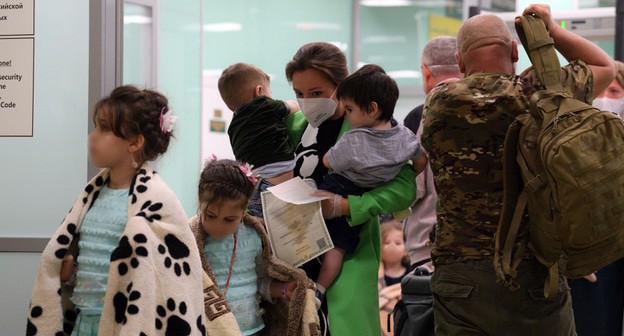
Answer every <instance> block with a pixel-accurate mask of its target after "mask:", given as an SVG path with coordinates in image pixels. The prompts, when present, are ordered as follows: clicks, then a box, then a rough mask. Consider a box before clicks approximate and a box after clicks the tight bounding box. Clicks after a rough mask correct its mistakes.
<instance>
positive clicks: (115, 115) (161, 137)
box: [93, 85, 173, 161]
mask: <svg viewBox="0 0 624 336" xmlns="http://www.w3.org/2000/svg"><path fill="white" fill-rule="evenodd" d="M168 110H169V106H168V101H167V98H166V97H165V96H164V95H162V94H161V93H159V92H156V91H152V90H147V89H145V90H140V89H138V88H137V87H135V86H132V85H124V86H120V87H118V88H116V89H115V90H113V92H111V94H110V95H109V96H108V97H105V98H103V99H102V100H100V101H99V102H98V103H97V104H96V105H95V108H94V113H93V123H94V124H96V125H99V126H100V127H102V128H104V129H108V130H110V131H112V132H113V134H115V136H117V137H119V138H122V139H130V138H131V137H134V136H137V135H142V136H143V138H144V139H145V142H144V145H143V149H142V151H141V154H140V155H141V156H140V158H141V160H142V161H149V160H154V159H156V157H157V156H158V155H159V154H163V153H165V152H166V151H167V147H169V141H170V139H171V137H172V136H173V135H172V134H171V132H170V131H166V132H165V131H163V130H162V129H161V113H166V112H167V111H168Z"/></svg>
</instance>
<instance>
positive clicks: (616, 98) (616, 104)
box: [593, 61, 624, 119]
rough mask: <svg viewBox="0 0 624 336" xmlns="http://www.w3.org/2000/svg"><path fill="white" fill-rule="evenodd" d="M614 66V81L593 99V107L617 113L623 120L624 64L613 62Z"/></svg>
mask: <svg viewBox="0 0 624 336" xmlns="http://www.w3.org/2000/svg"><path fill="white" fill-rule="evenodd" d="M615 64H616V65H617V74H616V76H615V79H614V80H613V81H612V82H611V84H609V86H607V88H606V89H605V90H604V91H602V92H601V93H600V94H599V95H598V97H596V99H594V102H593V105H594V106H596V107H597V108H599V109H601V110H604V111H611V112H614V113H617V114H618V115H619V116H620V118H622V119H624V63H622V62H620V61H615Z"/></svg>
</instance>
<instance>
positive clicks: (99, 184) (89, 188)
mask: <svg viewBox="0 0 624 336" xmlns="http://www.w3.org/2000/svg"><path fill="white" fill-rule="evenodd" d="M103 185H104V179H103V178H102V176H98V177H97V178H96V179H95V186H94V185H93V184H89V185H87V186H86V187H85V190H84V191H85V192H86V193H87V196H85V197H83V198H82V203H83V204H87V202H88V201H89V195H91V193H92V192H93V190H95V187H102V186H103ZM98 194H99V189H98V191H96V192H95V194H94V195H93V199H94V200H95V199H96V198H97V195H98ZM91 204H93V202H91Z"/></svg>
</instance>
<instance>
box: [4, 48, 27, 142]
mask: <svg viewBox="0 0 624 336" xmlns="http://www.w3.org/2000/svg"><path fill="white" fill-rule="evenodd" d="M34 48H35V39H34V38H33V37H24V38H0V136H32V135H33V76H34V54H35V53H34Z"/></svg>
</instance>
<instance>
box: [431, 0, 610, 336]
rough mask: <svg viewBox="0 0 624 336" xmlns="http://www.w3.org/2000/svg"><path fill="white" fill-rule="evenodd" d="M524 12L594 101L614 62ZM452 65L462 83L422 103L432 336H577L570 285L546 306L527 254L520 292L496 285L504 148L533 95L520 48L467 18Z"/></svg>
mask: <svg viewBox="0 0 624 336" xmlns="http://www.w3.org/2000/svg"><path fill="white" fill-rule="evenodd" d="M523 14H525V15H526V14H535V15H536V16H539V17H541V18H542V20H543V21H544V23H545V24H546V26H547V28H548V29H549V32H550V35H551V37H552V38H553V39H554V41H555V48H556V49H557V50H558V51H559V52H560V53H561V54H562V55H563V56H564V57H566V59H568V60H572V61H571V63H570V64H568V65H567V66H565V67H563V68H562V70H563V71H562V83H563V85H564V88H565V89H566V90H568V91H569V93H570V94H572V95H573V96H574V97H576V98H577V99H580V100H583V101H585V102H591V100H592V99H593V97H594V93H599V92H601V91H602V90H603V89H604V88H605V87H606V86H607V85H608V84H609V83H610V82H611V80H612V79H613V78H614V74H615V68H614V65H613V62H612V61H611V59H610V57H609V56H608V55H607V54H606V53H605V52H604V51H602V50H601V49H600V48H598V47H597V46H595V45H594V44H592V43H591V42H589V41H587V40H585V39H583V38H581V37H579V36H577V35H574V34H572V33H571V32H568V31H566V30H565V29H563V28H561V27H558V26H557V25H556V23H555V22H554V21H553V19H552V18H551V15H550V8H549V7H548V6H547V5H531V6H529V7H528V8H527V9H526V10H525V11H524V13H523ZM456 58H457V60H458V64H459V66H460V70H461V71H462V72H463V73H464V75H465V78H464V79H461V80H459V81H456V82H451V83H446V84H443V85H441V86H438V87H436V88H435V89H434V90H433V91H431V93H430V94H429V96H428V98H427V101H426V103H425V111H424V121H423V123H424V125H423V127H424V130H423V135H422V143H423V146H424V148H425V149H426V150H427V152H428V153H429V160H430V164H431V168H432V170H433V174H434V176H435V187H436V190H437V191H438V226H437V229H436V230H437V231H436V242H435V244H434V248H433V251H432V257H433V261H434V265H435V267H436V268H435V272H434V275H433V278H432V284H431V287H432V291H433V294H434V306H433V307H434V316H435V327H436V334H437V335H445V336H446V335H462V336H465V335H558V336H559V335H575V328H574V318H573V315H572V307H571V300H570V293H569V288H568V286H567V283H566V280H565V279H564V278H563V277H560V279H559V295H558V296H557V297H556V298H555V299H545V298H544V293H543V286H544V280H545V278H546V275H547V270H546V268H545V267H544V266H542V265H541V264H540V263H539V262H537V261H536V260H535V259H534V258H533V257H532V256H530V255H528V256H527V258H525V259H524V260H523V261H522V263H521V264H520V266H519V268H518V283H519V284H520V289H518V290H516V291H510V290H509V289H508V288H507V287H504V286H503V285H499V284H497V283H496V275H495V272H494V267H493V255H494V234H495V233H496V228H497V224H498V220H499V216H500V212H501V207H502V201H503V182H502V181H503V164H502V155H503V153H502V152H503V141H504V139H505V134H506V132H507V128H508V126H509V125H510V123H511V122H512V121H513V119H514V117H515V116H516V115H518V114H519V113H527V111H528V104H529V98H530V96H531V94H532V93H533V92H535V91H536V90H537V89H539V84H538V83H537V81H536V80H535V78H534V76H533V75H532V73H529V74H527V75H520V76H514V73H515V71H514V70H515V69H514V64H513V63H514V62H516V61H517V60H518V49H517V42H516V41H514V40H512V38H511V34H510V32H509V30H508V28H507V26H506V24H505V23H504V22H503V21H502V20H501V19H499V18H498V17H496V16H493V15H478V16H475V17H472V18H470V19H469V20H467V21H466V22H465V23H464V24H463V25H462V27H461V28H460V30H459V32H458V34H457V54H456Z"/></svg>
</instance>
